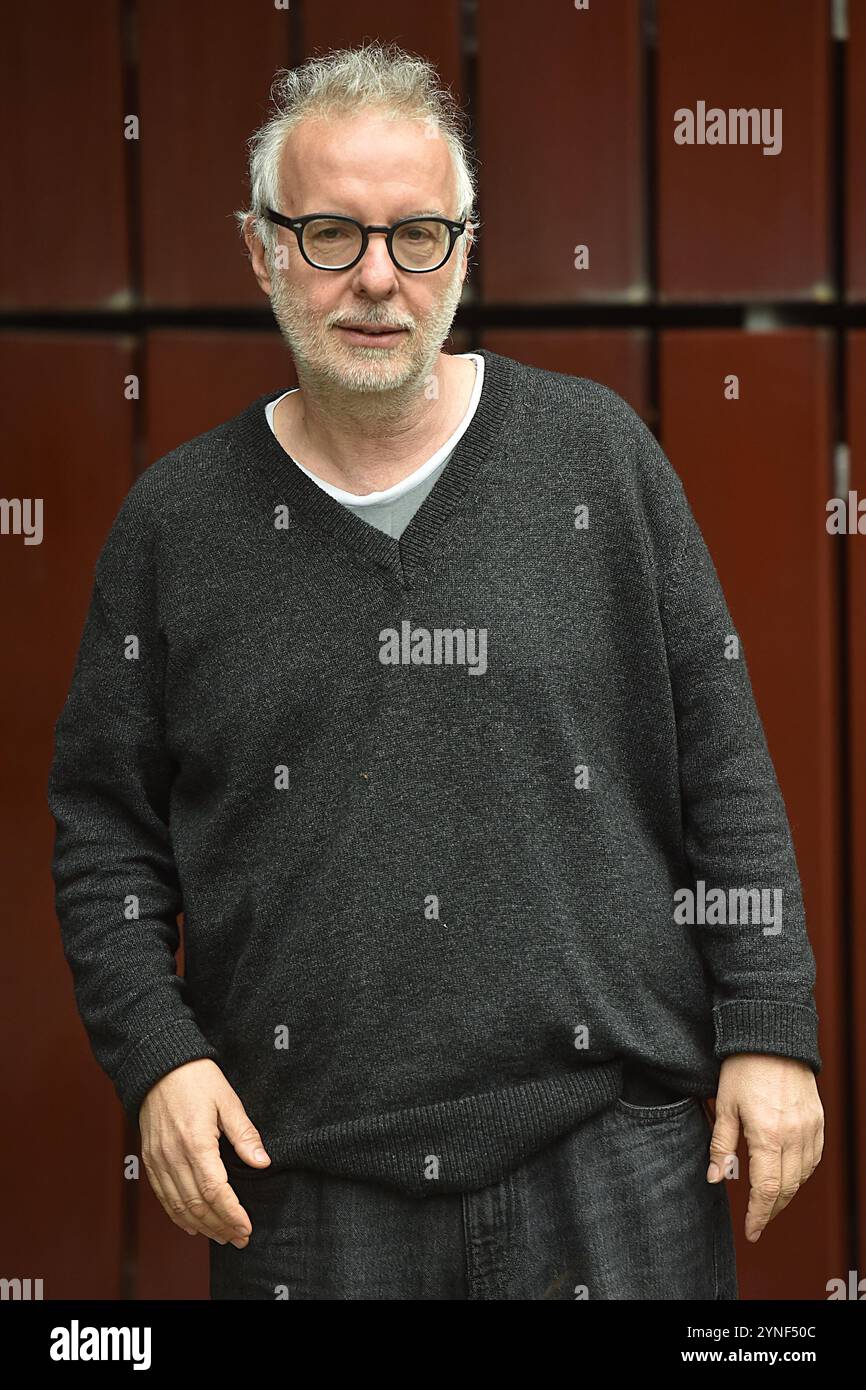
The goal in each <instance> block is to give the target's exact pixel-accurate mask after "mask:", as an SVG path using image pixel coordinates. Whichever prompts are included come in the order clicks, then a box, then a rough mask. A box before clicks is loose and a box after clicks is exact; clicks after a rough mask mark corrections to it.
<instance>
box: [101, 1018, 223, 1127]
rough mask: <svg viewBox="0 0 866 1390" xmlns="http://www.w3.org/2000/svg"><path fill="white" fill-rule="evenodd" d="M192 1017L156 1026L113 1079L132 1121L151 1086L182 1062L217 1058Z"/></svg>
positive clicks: (136, 1118) (215, 1052) (128, 1057)
mask: <svg viewBox="0 0 866 1390" xmlns="http://www.w3.org/2000/svg"><path fill="white" fill-rule="evenodd" d="M218 1055H219V1054H218V1053H217V1050H216V1048H215V1047H212V1046H211V1044H210V1043H209V1042H208V1040H207V1038H206V1037H205V1035H204V1033H202V1031H201V1029H200V1028H199V1027H198V1024H197V1023H196V1022H195V1019H192V1018H178V1019H174V1020H172V1022H171V1023H166V1024H164V1025H163V1027H161V1028H158V1029H157V1030H156V1032H154V1033H150V1034H148V1036H147V1037H145V1038H142V1039H141V1041H140V1042H138V1043H136V1045H135V1047H134V1048H133V1049H132V1051H131V1052H130V1054H129V1055H128V1056H127V1057H126V1059H125V1061H124V1063H123V1066H122V1067H121V1068H120V1070H119V1072H118V1073H117V1075H116V1077H115V1078H114V1087H115V1090H116V1091H117V1094H118V1095H119V1097H120V1101H121V1104H122V1105H123V1108H124V1110H125V1111H126V1113H127V1115H128V1116H129V1118H130V1119H131V1120H132V1122H133V1124H136V1123H137V1121H138V1111H139V1107H140V1105H141V1102H142V1101H143V1100H144V1097H145V1096H146V1095H147V1093H148V1091H149V1090H150V1088H151V1086H155V1085H156V1083H157V1081H159V1080H160V1079H161V1078H162V1077H163V1076H167V1075H168V1073H169V1072H170V1071H174V1069H175V1067H182V1066H183V1065H184V1063H185V1062H195V1061H197V1060H198V1058H200V1057H210V1058H212V1059H213V1060H214V1061H216V1060H217V1058H218Z"/></svg>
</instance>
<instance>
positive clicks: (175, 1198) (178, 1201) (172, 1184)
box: [160, 1164, 203, 1236]
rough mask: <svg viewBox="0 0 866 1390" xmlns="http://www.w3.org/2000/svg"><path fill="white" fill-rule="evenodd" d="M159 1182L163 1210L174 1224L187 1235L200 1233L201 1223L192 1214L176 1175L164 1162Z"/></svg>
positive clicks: (192, 1210) (192, 1211)
mask: <svg viewBox="0 0 866 1390" xmlns="http://www.w3.org/2000/svg"><path fill="white" fill-rule="evenodd" d="M160 1182H161V1184H162V1191H163V1196H162V1198H161V1201H162V1206H163V1210H164V1211H165V1212H166V1214H167V1215H168V1216H170V1217H171V1220H172V1221H173V1222H174V1224H175V1226H180V1228H181V1230H182V1231H186V1232H187V1234H188V1235H191V1236H198V1235H202V1234H203V1232H202V1229H201V1225H200V1223H199V1222H198V1220H197V1219H196V1217H195V1215H194V1209H193V1208H192V1207H191V1206H190V1203H189V1201H188V1199H187V1197H186V1195H185V1194H184V1192H183V1190H182V1188H181V1187H180V1185H179V1184H178V1181H177V1175H176V1173H174V1172H173V1171H172V1168H171V1166H170V1165H169V1164H165V1165H164V1166H163V1167H162V1169H161V1170H160Z"/></svg>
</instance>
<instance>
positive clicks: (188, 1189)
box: [171, 1158, 246, 1248]
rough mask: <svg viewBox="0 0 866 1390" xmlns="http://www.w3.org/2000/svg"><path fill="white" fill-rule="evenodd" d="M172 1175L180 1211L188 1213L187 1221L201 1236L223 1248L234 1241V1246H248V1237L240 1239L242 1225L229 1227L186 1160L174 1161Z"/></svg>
mask: <svg viewBox="0 0 866 1390" xmlns="http://www.w3.org/2000/svg"><path fill="white" fill-rule="evenodd" d="M171 1173H172V1178H173V1181H174V1185H175V1200H176V1202H177V1209H178V1210H180V1211H181V1212H183V1213H184V1214H185V1217H186V1219H187V1220H188V1221H192V1222H194V1223H195V1227H196V1230H197V1232H198V1234H199V1235H203V1236H207V1237H208V1238H209V1239H211V1240H216V1241H218V1242H219V1244H220V1245H227V1244H228V1243H229V1241H231V1242H232V1244H233V1245H234V1244H237V1245H238V1248H241V1247H242V1245H243V1244H245V1243H246V1236H244V1238H243V1240H241V1237H240V1225H241V1223H240V1222H239V1223H238V1226H237V1228H235V1227H227V1226H226V1224H225V1222H224V1221H223V1220H222V1218H221V1217H220V1216H219V1215H218V1214H217V1212H216V1211H214V1208H213V1206H212V1204H211V1203H210V1202H209V1201H208V1199H207V1197H206V1195H205V1194H204V1193H203V1192H202V1191H201V1190H200V1188H199V1186H198V1182H197V1180H196V1176H195V1173H194V1172H193V1169H192V1167H191V1165H190V1163H189V1161H188V1160H187V1159H185V1158H177V1159H175V1160H174V1161H173V1162H172V1165H171Z"/></svg>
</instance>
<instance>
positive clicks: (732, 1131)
mask: <svg viewBox="0 0 866 1390" xmlns="http://www.w3.org/2000/svg"><path fill="white" fill-rule="evenodd" d="M739 1140H740V1117H739V1115H738V1114H737V1113H736V1112H735V1111H730V1110H726V1111H724V1113H722V1114H720V1113H719V1110H718V1102H717V1107H716V1118H715V1123H714V1125H713V1135H712V1138H711V1139H710V1166H709V1167H708V1169H707V1182H720V1181H721V1179H722V1176H723V1174H724V1171H725V1168H726V1166H729V1164H730V1159H731V1157H732V1156H733V1157H734V1159H736V1153H737V1144H738V1143H739Z"/></svg>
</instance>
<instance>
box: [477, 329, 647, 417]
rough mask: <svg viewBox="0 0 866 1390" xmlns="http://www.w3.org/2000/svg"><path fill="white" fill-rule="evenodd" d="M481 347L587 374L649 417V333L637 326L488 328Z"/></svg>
mask: <svg viewBox="0 0 866 1390" xmlns="http://www.w3.org/2000/svg"><path fill="white" fill-rule="evenodd" d="M481 346H482V347H485V348H489V349H490V350H491V352H501V353H502V354H503V355H504V356H505V357H514V358H516V359H517V361H518V362H526V363H528V364H529V365H530V366H533V367H544V368H546V369H547V370H548V371H551V372H565V373H566V374H567V375H569V376H588V377H591V378H592V380H593V381H600V382H602V383H603V384H604V385H605V386H610V387H612V389H613V390H614V391H618V392H619V394H620V395H621V396H623V397H624V398H625V399H626V400H627V401H628V403H629V405H630V406H631V407H632V408H633V409H634V410H636V411H637V413H638V415H641V416H642V417H643V418H644V420H647V421H648V420H649V418H650V413H651V411H650V403H649V334H648V333H647V332H646V330H644V329H642V328H626V329H617V328H613V329H607V328H584V329H578V328H491V329H488V330H487V331H486V332H485V333H483V334H482V336H481Z"/></svg>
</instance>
